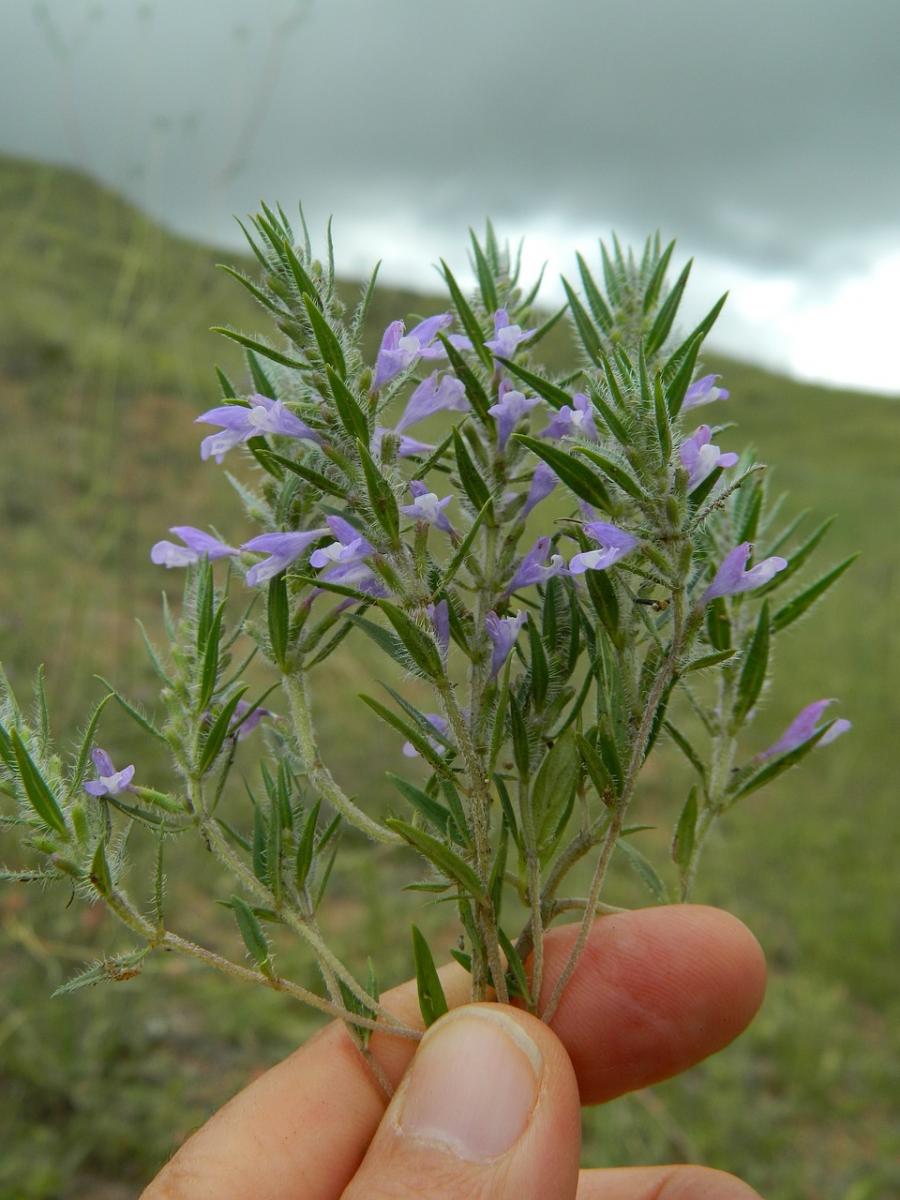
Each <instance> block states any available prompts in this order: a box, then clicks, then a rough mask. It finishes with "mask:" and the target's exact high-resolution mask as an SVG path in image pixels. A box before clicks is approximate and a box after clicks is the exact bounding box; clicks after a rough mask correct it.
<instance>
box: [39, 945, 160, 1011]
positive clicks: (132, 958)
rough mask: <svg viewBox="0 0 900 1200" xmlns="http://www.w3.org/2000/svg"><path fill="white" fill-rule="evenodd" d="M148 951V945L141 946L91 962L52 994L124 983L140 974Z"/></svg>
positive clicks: (62, 994) (60, 994)
mask: <svg viewBox="0 0 900 1200" xmlns="http://www.w3.org/2000/svg"><path fill="white" fill-rule="evenodd" d="M149 953H150V947H149V946H142V947H141V949H140V950H130V951H128V952H127V953H125V954H117V955H115V956H114V957H112V958H104V959H101V961H100V962H96V963H92V964H91V965H90V966H89V967H86V968H85V969H84V970H83V971H80V972H79V973H78V974H77V975H75V976H73V978H71V979H68V980H66V982H65V983H64V984H62V985H61V986H60V987H58V988H57V989H56V991H55V992H54V993H53V996H54V998H55V997H56V996H67V995H68V994H69V993H70V992H77V991H79V990H80V989H81V988H85V987H94V986H95V985H96V984H98V983H124V982H125V981H126V980H128V979H133V978H134V976H135V975H138V974H140V970H141V963H142V962H143V960H144V959H145V958H146V957H147V955H148V954H149Z"/></svg>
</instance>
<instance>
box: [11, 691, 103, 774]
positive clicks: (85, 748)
mask: <svg viewBox="0 0 900 1200" xmlns="http://www.w3.org/2000/svg"><path fill="white" fill-rule="evenodd" d="M110 700H112V692H107V694H106V695H105V696H104V697H103V699H102V700H101V701H100V703H99V704H98V705H97V706H96V708H95V709H94V711H93V712H92V713H91V719H90V720H89V721H88V723H87V725H86V726H85V730H84V733H83V735H82V738H81V746H80V747H79V749H78V757H77V758H76V760H75V767H74V769H73V771H72V776H71V779H70V780H69V795H70V796H74V794H75V793H76V792H77V791H78V790H79V789H80V787H81V781H82V780H83V779H84V773H85V771H86V770H87V765H88V759H89V758H90V756H91V747H92V745H93V742H94V734H95V733H96V732H97V726H98V725H99V724H100V717H101V715H102V714H103V710H104V708H106V706H107V704H108V703H109V702H110ZM0 753H2V751H0ZM5 757H6V756H5V755H4V758H5Z"/></svg>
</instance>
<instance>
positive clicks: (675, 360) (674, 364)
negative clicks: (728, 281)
mask: <svg viewBox="0 0 900 1200" xmlns="http://www.w3.org/2000/svg"><path fill="white" fill-rule="evenodd" d="M727 299H728V293H727V292H725V294H724V295H723V296H720V297H719V299H718V300H717V301H716V302H715V304H714V305H713V306H712V308H711V309H710V310H709V312H708V313H707V314H706V316H705V317H704V318H703V320H702V321H700V323H699V324H698V325H697V326H696V328H694V329H692V330H691V332H690V333H689V334H688V335H687V337H686V338H685V339H684V341H683V342H682V343H681V345H680V346H679V347H678V348H677V349H676V350H675V351H674V352H673V353H672V354H670V355H669V359H668V361H667V362H666V365H665V367H664V368H663V378H664V379H665V382H666V383H670V382H671V381H672V380H673V379H674V377H675V376H676V375H677V374H678V372H679V370H680V369H681V366H682V364H683V363H684V359H685V357H686V355H687V354H688V353H689V352H690V350H691V347H692V346H694V345H695V343H696V348H697V349H699V348H700V345H701V343H702V342H703V339H704V338H705V337H706V335H707V334H708V333H709V331H710V329H712V327H713V325H715V323H716V320H717V319H718V316H719V313H720V312H721V311H722V309H723V307H724V305H725V301H726V300H727ZM688 383H690V380H688ZM685 388H687V385H685Z"/></svg>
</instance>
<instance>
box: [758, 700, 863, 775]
mask: <svg viewBox="0 0 900 1200" xmlns="http://www.w3.org/2000/svg"><path fill="white" fill-rule="evenodd" d="M830 704H834V701H833V700H814V701H813V703H812V704H807V706H806V708H804V709H803V710H802V711H801V712H799V713H798V714H797V716H796V717H794V719H793V721H791V723H790V725H788V727H787V729H786V730H785V731H784V733H783V734H782V735H781V737H780V738H779V739H778V741H777V742H773V743H772V745H771V746H769V748H768V749H767V750H763V751H762V752H761V753H760V754H757V756H756V758H757V761H759V762H763V761H765V760H766V759H768V758H776V757H777V756H779V755H781V754H788V753H790V751H791V750H796V749H797V747H798V746H802V745H803V743H804V742H808V741H809V739H810V738H811V737H813V736H815V734H816V733H817V732H818V730H819V729H820V728H821V726H820V725H819V719H820V717H821V716H822V715H823V713H824V712H825V710H826V708H828V706H829V705H830ZM850 728H852V726H851V724H850V722H849V721H847V720H845V719H844V718H843V717H842V718H841V719H840V720H838V721H835V722H834V724H833V725H832V726H831V728H830V729H829V730H828V732H827V733H826V734H824V735H823V736H822V737H821V738H820V739H819V745H820V746H827V745H828V743H829V742H833V741H834V739H835V738H838V737H840V736H841V734H842V733H846V732H847V730H848V729H850Z"/></svg>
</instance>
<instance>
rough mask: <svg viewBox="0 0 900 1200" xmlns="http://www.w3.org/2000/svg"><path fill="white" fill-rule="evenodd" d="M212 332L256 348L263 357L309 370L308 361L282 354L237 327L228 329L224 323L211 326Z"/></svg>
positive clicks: (250, 347) (253, 348)
mask: <svg viewBox="0 0 900 1200" xmlns="http://www.w3.org/2000/svg"><path fill="white" fill-rule="evenodd" d="M210 333H220V334H221V335H222V337H227V338H230V339H231V341H232V342H237V344H238V345H239V346H244V347H246V349H248V350H254V351H255V352H256V353H257V354H261V355H262V356H263V358H268V359H271V361H272V362H276V363H278V364H279V365H280V366H282V367H293V368H294V369H295V370H298V371H308V370H309V364H308V363H305V362H301V361H300V360H299V359H297V358H291V357H289V355H287V354H282V353H281V351H280V350H275V349H273V348H272V347H271V346H267V345H266V344H265V343H264V342H258V341H256V339H255V338H250V337H247V336H246V335H245V334H243V333H238V332H237V330H235V329H227V328H226V327H225V326H224V325H213V326H212V327H211V328H210Z"/></svg>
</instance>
